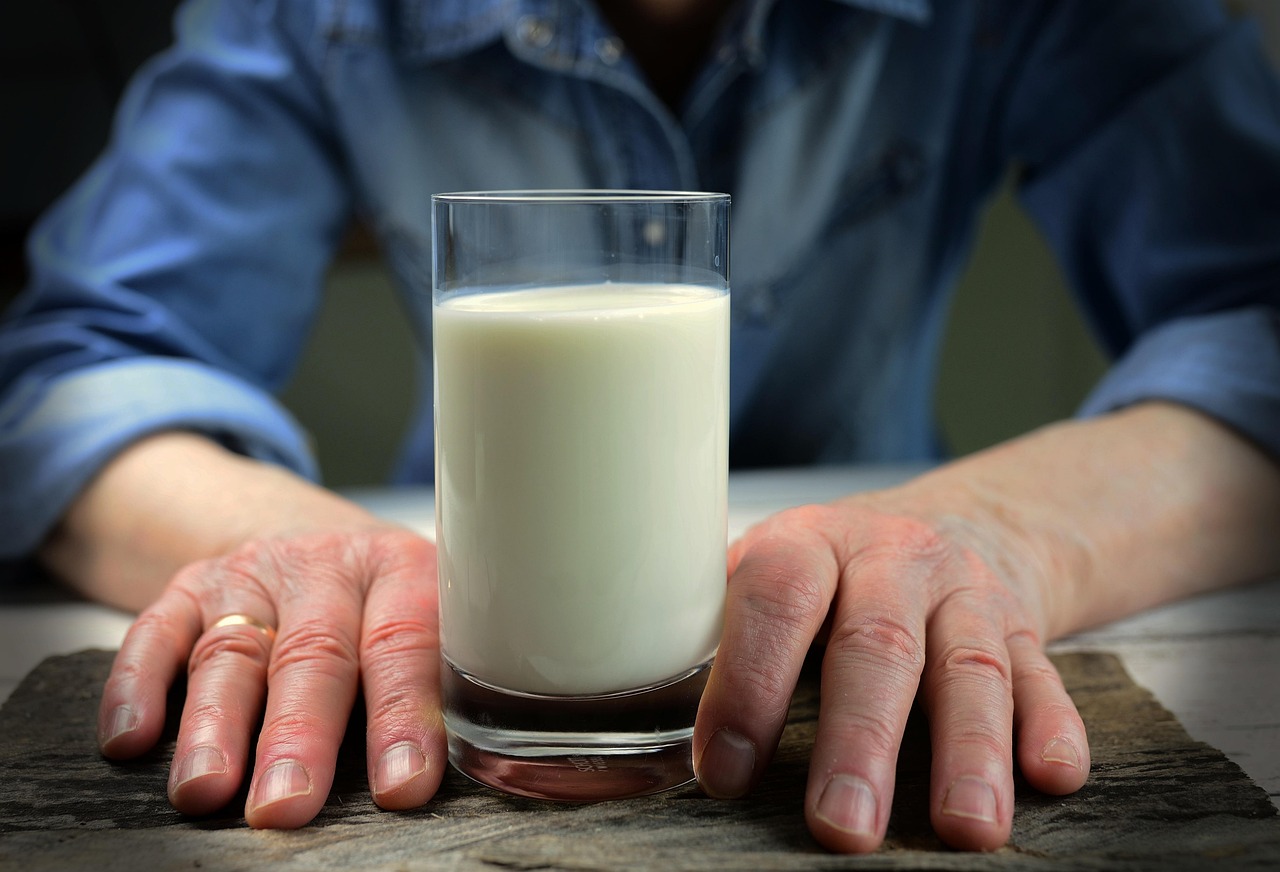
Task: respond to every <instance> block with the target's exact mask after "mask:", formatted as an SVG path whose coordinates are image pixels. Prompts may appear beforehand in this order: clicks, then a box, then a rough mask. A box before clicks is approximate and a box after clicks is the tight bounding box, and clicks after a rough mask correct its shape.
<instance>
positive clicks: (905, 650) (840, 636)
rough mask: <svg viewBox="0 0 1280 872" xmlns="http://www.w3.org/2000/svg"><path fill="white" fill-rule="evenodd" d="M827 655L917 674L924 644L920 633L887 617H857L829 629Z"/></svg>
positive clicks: (923, 653)
mask: <svg viewBox="0 0 1280 872" xmlns="http://www.w3.org/2000/svg"><path fill="white" fill-rule="evenodd" d="M827 656H828V657H832V656H834V657H837V658H841V659H847V660H853V661H857V662H859V663H860V664H865V663H867V662H868V661H871V662H880V663H883V664H885V665H886V666H888V667H889V668H891V669H893V670H895V671H898V672H903V673H909V674H913V675H918V674H919V673H920V671H921V670H922V669H923V668H924V662H925V651H924V642H923V640H922V639H921V638H920V634H919V633H917V632H915V631H913V630H912V629H911V628H910V627H908V626H907V625H906V624H904V623H903V622H902V621H899V620H897V619H896V618H893V617H891V616H889V615H857V616H852V617H850V618H847V619H845V620H842V621H840V622H839V623H837V624H836V625H835V626H833V627H832V628H831V633H830V635H829V637H828V639H827Z"/></svg>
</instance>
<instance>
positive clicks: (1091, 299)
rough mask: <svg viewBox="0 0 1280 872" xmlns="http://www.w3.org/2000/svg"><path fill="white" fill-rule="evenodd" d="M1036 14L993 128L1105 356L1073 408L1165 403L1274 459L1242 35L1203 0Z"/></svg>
mask: <svg viewBox="0 0 1280 872" xmlns="http://www.w3.org/2000/svg"><path fill="white" fill-rule="evenodd" d="M1046 5H1047V4H1046ZM1052 8H1053V10H1054V11H1053V12H1052V13H1051V14H1050V18H1049V20H1048V21H1047V22H1046V26H1045V27H1044V28H1043V30H1042V33H1044V34H1047V36H1044V37H1042V38H1039V39H1038V40H1033V41H1032V42H1031V45H1032V48H1031V50H1030V51H1029V52H1028V53H1027V55H1026V57H1025V58H1024V60H1023V63H1022V66H1021V69H1022V70H1024V71H1025V72H1026V75H1025V78H1024V79H1023V84H1021V85H1019V86H1018V87H1017V88H1015V89H1014V90H1013V92H1012V93H1013V96H1012V99H1011V100H1010V104H1009V106H1010V108H1009V113H1008V119H1007V120H1008V124H1007V128H1006V130H1007V134H1008V140H1009V141H1008V147H1009V151H1010V152H1011V153H1012V154H1013V155H1014V156H1015V157H1016V158H1017V159H1019V160H1021V161H1022V163H1023V165H1024V166H1025V167H1026V170H1025V176H1024V181H1023V184H1022V186H1021V196H1022V199H1023V202H1024V204H1025V205H1026V206H1027V208H1028V210H1029V211H1030V212H1031V213H1032V215H1033V216H1034V218H1035V219H1036V220H1037V223H1038V224H1039V226H1040V227H1041V228H1042V230H1043V232H1044V233H1045V235H1046V237H1047V239H1048V240H1049V242H1050V244H1051V245H1052V246H1053V247H1054V248H1055V249H1056V251H1057V252H1058V254H1059V255H1060V258H1061V261H1062V263H1063V265H1064V268H1065V270H1066V271H1067V272H1068V274H1069V276H1070V278H1071V280H1072V285H1073V287H1074V289H1075V290H1076V292H1077V293H1078V294H1079V296H1080V298H1081V299H1082V301H1083V303H1084V307H1085V309H1086V311H1087V313H1088V315H1089V317H1090V320H1091V322H1092V324H1093V326H1094V328H1095V330H1096V333H1097V335H1098V336H1099V338H1100V339H1101V341H1102V343H1103V344H1104V345H1105V346H1106V348H1107V350H1108V351H1109V352H1111V354H1112V355H1114V356H1115V358H1116V362H1115V365H1114V366H1113V368H1112V369H1111V370H1110V371H1109V372H1108V373H1107V375H1106V376H1105V377H1104V378H1103V379H1102V381H1101V382H1100V383H1099V384H1098V385H1097V387H1096V388H1095V390H1094V391H1093V392H1092V393H1091V395H1090V396H1089V397H1088V398H1087V399H1086V401H1085V403H1084V404H1083V406H1082V408H1081V412H1082V414H1086V415H1091V414H1099V413H1103V412H1106V411H1109V410H1114V409H1118V408H1121V407H1124V406H1127V405H1130V404H1133V403H1137V402H1141V401H1143V400H1148V399H1162V400H1169V401H1173V402H1179V403H1183V404H1185V405H1188V406H1191V407H1193V408H1196V409H1199V410H1201V411H1203V412H1205V413H1207V414H1209V415H1212V416H1213V417H1215V418H1217V419H1218V420H1220V421H1221V422H1223V423H1225V424H1227V425H1228V426H1230V427H1232V428H1234V429H1235V430H1237V431H1238V432H1240V433H1241V434H1243V435H1245V436H1247V437H1248V438H1250V439H1251V440H1253V441H1254V442H1256V443H1257V444H1258V445H1260V446H1261V447H1263V448H1264V449H1265V450H1267V451H1268V452H1270V453H1271V454H1272V455H1273V456H1274V457H1277V458H1280V86H1278V85H1277V77H1276V74H1275V71H1274V70H1273V69H1272V67H1271V66H1270V65H1269V63H1268V62H1267V60H1266V58H1265V55H1264V53H1263V51H1262V48H1261V45H1260V40H1259V39H1258V36H1257V32H1256V29H1255V28H1254V27H1253V26H1252V25H1251V24H1250V23H1248V22H1241V21H1236V20H1233V19H1230V18H1229V17H1227V16H1226V15H1225V14H1224V13H1223V12H1222V11H1221V9H1220V8H1219V6H1218V4H1216V3H1212V2H1207V0H1178V2H1139V0H1126V2H1117V3H1105V4H1103V3H1097V2H1092V0H1090V2H1080V3H1070V4H1056V5H1055V6H1053V7H1052Z"/></svg>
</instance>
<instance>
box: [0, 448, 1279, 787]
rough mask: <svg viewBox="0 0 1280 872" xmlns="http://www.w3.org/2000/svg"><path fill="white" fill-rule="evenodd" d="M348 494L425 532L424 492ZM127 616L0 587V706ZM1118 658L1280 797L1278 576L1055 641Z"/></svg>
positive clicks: (741, 509)
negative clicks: (47, 661)
mask: <svg viewBox="0 0 1280 872" xmlns="http://www.w3.org/2000/svg"><path fill="white" fill-rule="evenodd" d="M918 470H919V468H918V467H886V468H879V467H877V468H866V467H847V468H833V469H805V470H795V471H792V470H787V471H770V472H750V473H734V474H733V475H732V476H730V494H729V508H730V511H729V528H730V530H729V532H730V535H731V536H733V537H736V536H737V535H738V534H740V533H741V532H742V531H743V530H745V529H746V528H747V527H748V526H750V525H751V524H752V523H754V522H756V521H758V520H760V519H762V518H764V517H765V516H767V515H769V514H771V513H773V512H775V511H778V510H780V509H783V508H786V507H788V506H793V505H799V504H802V503H807V502H820V501H823V500H828V499H832V498H834V497H836V496H839V495H841V494H845V493H850V492H853V491H857V490H866V489H870V488H876V487H883V486H887V485H891V484H894V483H896V482H899V481H902V480H903V479H904V478H906V477H908V476H910V475H912V474H913V473H915V472H917V471H918ZM351 496H353V497H354V498H356V499H358V500H360V501H362V502H364V503H365V504H366V505H368V506H370V508H372V509H373V510H374V511H377V512H379V513H380V514H383V515H385V516H387V517H390V518H394V519H396V520H399V521H401V522H403V523H406V524H408V525H410V526H412V527H414V528H416V529H419V530H421V531H423V532H424V533H427V534H428V535H430V534H431V528H432V525H433V523H434V521H433V515H432V511H433V509H432V505H433V503H432V495H431V491H430V490H422V489H417V490H401V491H389V490H367V491H357V492H352V493H351ZM130 620H131V617H130V616H129V615H127V614H124V613H121V612H117V611H115V610H112V609H109V608H106V607H103V606H98V605H93V604H89V603H84V602H78V601H76V600H74V599H70V598H68V597H67V596H66V595H65V594H59V593H56V592H40V591H34V592H33V591H31V590H30V589H23V590H0V700H3V699H6V698H7V697H8V696H9V694H10V693H11V692H12V691H13V689H14V688H15V687H16V686H17V684H18V682H19V681H20V680H21V679H22V677H23V676H24V675H26V674H27V672H29V671H30V670H31V669H32V668H34V667H35V666H36V665H37V664H38V663H39V662H40V661H41V660H43V659H44V658H45V657H48V656H51V655H54V654H68V653H73V652H75V651H80V650H84V649H86V648H108V649H113V648H118V647H119V645H120V641H121V639H122V638H123V637H124V633H125V631H126V630H127V629H128V627H129V623H130ZM1052 650H1055V651H1067V650H1098V651H1108V652H1111V653H1114V654H1116V655H1117V656H1119V657H1120V659H1121V660H1122V661H1123V662H1124V664H1125V667H1126V668H1127V669H1128V670H1129V673H1130V675H1132V676H1133V678H1134V680H1135V681H1137V682H1138V683H1139V684H1141V685H1143V686H1145V687H1146V688H1148V689H1149V690H1151V691H1152V693H1154V694H1155V696H1156V698H1157V699H1158V700H1159V701H1160V702H1161V703H1162V704H1163V705H1164V706H1165V708H1167V709H1169V710H1170V711H1171V712H1173V714H1174V715H1175V716H1176V717H1177V718H1178V720H1179V721H1180V722H1181V723H1182V725H1183V726H1184V727H1185V728H1186V729H1187V732H1189V733H1190V734H1191V736H1192V737H1193V738H1195V739H1198V740H1200V741H1203V742H1207V743H1208V744H1210V745H1212V746H1214V747H1216V748H1218V749H1219V750H1221V751H1222V752H1223V753H1224V754H1226V755H1227V757H1228V758H1230V759H1231V760H1233V761H1234V762H1235V763H1236V764H1237V765H1239V766H1240V768H1241V769H1243V770H1244V771H1245V772H1246V773H1247V774H1248V775H1249V776H1250V777H1251V778H1252V779H1253V780H1254V781H1256V782H1257V783H1258V784H1259V785H1261V786H1262V787H1263V788H1264V789H1265V790H1266V791H1267V793H1268V794H1270V795H1271V799H1272V802H1278V801H1280V680H1278V676H1280V579H1273V580H1271V581H1267V582H1263V583H1260V584H1255V585H1250V586H1248V587H1243V588H1238V589H1236V590H1231V591H1224V592H1220V593H1215V594H1210V595H1206V596H1202V597H1197V598H1195V599H1192V600H1187V601H1184V602H1180V603H1174V604H1172V605H1169V606H1164V607H1162V608H1159V609H1155V610H1152V611H1150V612H1146V613H1144V614H1142V615H1139V616H1136V617H1133V618H1129V619H1126V620H1123V621H1119V622H1116V623H1114V624H1111V625H1108V626H1106V627H1102V628H1100V629H1098V630H1095V631H1092V632H1089V633H1083V634H1080V635H1078V636H1073V637H1071V638H1068V639H1064V640H1061V641H1058V642H1055V643H1054V644H1053V646H1052Z"/></svg>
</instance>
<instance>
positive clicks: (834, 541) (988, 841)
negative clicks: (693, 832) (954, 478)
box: [694, 488, 1089, 852]
mask: <svg viewBox="0 0 1280 872" xmlns="http://www.w3.org/2000/svg"><path fill="white" fill-rule="evenodd" d="M997 529H998V527H997V526H995V525H984V524H981V523H973V522H971V521H970V519H967V518H965V517H964V516H963V515H961V514H957V513H956V512H955V511H953V510H952V509H951V508H949V507H944V504H943V503H942V502H940V501H938V500H936V499H934V496H933V495H926V494H923V493H921V492H919V491H918V490H916V489H911V488H908V489H906V490H905V491H904V492H901V493H899V492H885V493H881V494H869V495H863V496H855V497H850V498H847V499H843V500H840V501H838V502H836V503H833V504H830V505H825V506H808V507H803V508H798V509H793V510H790V511H787V512H783V513H781V514H779V515H776V516H774V517H772V518H770V519H769V520H767V521H765V522H764V523H762V524H760V525H758V526H756V527H755V528H753V529H752V530H750V531H749V532H748V533H747V535H746V536H745V537H744V538H743V539H742V540H741V541H739V542H738V543H736V544H735V546H734V547H733V549H732V550H731V552H730V561H729V566H730V581H729V589H728V603H727V606H726V625H725V631H724V636H723V637H722V641H721V647H720V651H719V654H718V655H717V658H716V662H715V666H714V668H713V671H712V675H711V679H710V683H709V685H708V687H707V691H706V694H705V696H704V698H703V703H702V708H701V710H700V713H699V719H698V724H697V730H696V733H695V738H694V748H695V752H694V753H695V760H696V767H695V768H696V769H697V772H698V777H699V780H700V781H701V783H702V785H703V787H704V789H706V790H707V791H708V792H709V793H711V794H712V795H715V796H724V797H734V796H740V795H742V794H744V793H746V792H747V791H748V790H749V789H750V787H751V786H752V785H753V784H754V783H755V781H756V780H757V779H758V778H759V776H760V774H761V772H762V770H763V769H764V767H765V765H766V763H767V762H768V758H769V756H770V755H771V753H772V751H773V749H774V748H775V747H776V746H777V743H778V739H779V736H780V735H781V732H782V728H783V726H784V724H785V721H786V715H787V707H788V703H789V701H790V698H791V694H792V691H793V690H794V688H795V685H796V681H797V678H798V675H799V671H800V667H801V664H802V662H803V661H804V658H805V655H806V652H807V651H808V649H809V647H810V645H811V643H813V641H814V640H815V638H817V637H819V636H820V635H825V637H826V644H825V652H824V654H823V660H822V676H821V684H822V688H821V700H822V702H821V711H820V715H819V720H818V734H817V739H816V742H815V746H814V749H813V756H812V760H811V762H810V774H809V784H808V788H807V792H806V800H805V817H806V820H807V822H808V825H809V828H810V830H811V832H812V833H813V835H814V836H815V837H816V838H817V839H818V841H820V842H821V843H822V844H823V845H825V846H827V847H828V848H831V849H833V850H836V851H846V852H865V851H871V850H874V849H875V848H876V847H878V846H879V844H880V843H881V841H882V840H883V839H884V836H885V830H886V827H887V825H888V819H889V811H890V805H891V803H892V799H893V790H894V772H895V765H896V760H897V756H898V749H899V744H900V742H901V738H902V734H903V730H904V727H905V724H906V720H907V715H908V713H909V712H910V711H911V709H912V706H913V703H914V702H915V700H916V698H917V695H918V696H919V697H920V699H921V702H922V703H923V707H924V711H925V712H926V713H927V715H928V718H929V724H930V731H931V740H932V744H933V748H934V755H933V764H932V765H933V769H932V775H931V782H932V787H931V797H930V813H931V817H932V823H933V826H934V829H935V830H936V832H937V833H938V835H939V836H940V837H941V838H942V839H943V840H944V841H945V842H947V843H948V844H950V845H952V846H953V847H957V848H962V849H976V850H992V849H995V848H998V847H1000V846H1001V845H1003V844H1004V843H1005V842H1006V841H1007V840H1008V838H1009V832H1010V827H1011V821H1012V815H1013V767H1014V760H1015V756H1016V759H1017V762H1018V764H1019V766H1020V767H1021V770H1022V773H1023V775H1024V776H1025V777H1026V779H1027V780H1028V781H1029V782H1030V783H1031V785H1032V786H1034V787H1036V788H1038V789H1039V790H1041V791H1044V792H1046V793H1052V794H1065V793H1070V792H1072V791H1075V790H1077V789H1078V788H1079V787H1080V786H1081V785H1083V784H1084V781H1085V778H1086V776H1087V774H1088V771H1089V747H1088V742H1087V739H1086V736H1085V728H1084V724H1083V723H1082V722H1081V720H1080V716H1079V714H1078V713H1077V712H1076V709H1075V706H1074V705H1073V703H1072V701H1071V698H1070V697H1069V696H1068V695H1067V692H1066V690H1065V689H1064V687H1063V685H1062V682H1061V680H1060V679H1059V677H1058V675H1057V672H1056V671H1055V670H1054V667H1053V665H1052V664H1051V663H1050V662H1049V660H1048V658H1047V657H1046V655H1045V653H1044V649H1043V641H1044V639H1045V637H1046V632H1047V628H1048V626H1049V624H1050V620H1049V615H1048V610H1049V609H1050V608H1051V606H1052V602H1051V589H1050V588H1049V587H1048V585H1047V579H1046V578H1045V577H1044V574H1043V573H1042V572H1041V571H1039V567H1037V566H1036V565H1034V563H1033V562H1031V561H1030V560H1022V559H1021V558H1020V557H1019V556H1018V553H1019V552H1017V551H1014V550H1012V549H1011V548H1010V547H1009V542H1008V541H1007V540H1006V541H999V540H997V539H996V537H995V535H993V531H994V530H997ZM1020 561H1021V562H1020Z"/></svg>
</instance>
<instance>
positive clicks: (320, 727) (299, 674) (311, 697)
mask: <svg viewBox="0 0 1280 872" xmlns="http://www.w3.org/2000/svg"><path fill="white" fill-rule="evenodd" d="M344 558H346V559H344ZM360 562H361V558H358V557H353V556H352V555H351V554H350V553H347V554H345V555H343V557H335V556H334V555H332V554H330V553H325V552H323V551H321V552H320V553H318V554H314V555H313V556H312V557H311V558H310V559H302V560H298V561H285V562H278V563H277V565H280V566H285V567H287V568H286V569H284V570H283V571H285V572H288V573H290V577H289V578H285V579H282V580H281V583H280V584H278V585H273V587H274V588H275V589H277V590H280V591H281V592H282V593H281V601H280V602H279V603H278V604H277V611H278V613H279V619H280V626H279V630H278V632H279V635H278V636H277V638H276V643H275V648H274V650H273V651H272V655H271V662H270V664H269V666H268V670H267V707H266V712H265V715H264V717H263V725H262V731H261V733H260V734H259V737H258V750H257V759H256V760H255V761H254V769H253V781H252V782H251V783H250V785H249V799H248V802H247V804H246V808H245V820H246V822H248V824H249V825H250V826H252V827H269V828H282V829H287V828H294V827H300V826H303V825H304V824H306V823H308V822H309V821H310V820H311V819H312V818H314V817H315V815H316V813H317V812H319V810H320V807H321V806H322V805H323V804H324V802H325V799H326V798H327V797H328V795H329V789H330V788H331V787H332V786H333V775H334V770H335V767H336V762H337V756H338V747H339V746H340V745H341V743H342V737H343V735H344V734H345V732H346V726H347V721H348V719H349V718H350V716H351V709H352V706H353V704H354V702H355V695H356V685H357V680H358V677H359V663H358V653H357V652H358V650H359V642H360V619H361V609H362V604H363V590H364V588H365V585H364V583H363V579H334V578H333V575H334V573H335V572H352V573H362V572H364V571H365V570H364V567H363V566H359V565H358V564H359V563H360ZM335 567H337V568H335ZM290 592H292V593H290Z"/></svg>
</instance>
